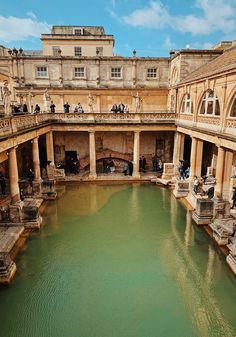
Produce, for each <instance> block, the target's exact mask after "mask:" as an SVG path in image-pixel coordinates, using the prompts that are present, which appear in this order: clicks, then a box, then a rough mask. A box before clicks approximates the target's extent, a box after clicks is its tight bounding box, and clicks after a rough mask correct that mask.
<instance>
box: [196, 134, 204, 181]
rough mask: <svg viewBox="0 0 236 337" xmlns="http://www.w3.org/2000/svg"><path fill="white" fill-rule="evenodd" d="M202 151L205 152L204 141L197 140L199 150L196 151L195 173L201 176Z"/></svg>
mask: <svg viewBox="0 0 236 337" xmlns="http://www.w3.org/2000/svg"><path fill="white" fill-rule="evenodd" d="M202 152H203V141H202V140H200V139H198V140H197V152H196V162H195V174H196V176H198V177H201V173H202Z"/></svg>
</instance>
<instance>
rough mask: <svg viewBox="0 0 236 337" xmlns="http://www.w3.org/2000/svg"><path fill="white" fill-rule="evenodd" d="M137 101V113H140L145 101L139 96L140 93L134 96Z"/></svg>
mask: <svg viewBox="0 0 236 337" xmlns="http://www.w3.org/2000/svg"><path fill="white" fill-rule="evenodd" d="M134 99H135V112H140V111H141V107H142V102H143V99H142V97H140V96H139V94H138V92H137V93H136V95H135V96H134Z"/></svg>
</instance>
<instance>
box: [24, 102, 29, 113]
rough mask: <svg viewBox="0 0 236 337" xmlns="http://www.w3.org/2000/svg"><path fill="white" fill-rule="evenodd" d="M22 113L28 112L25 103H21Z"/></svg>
mask: <svg viewBox="0 0 236 337" xmlns="http://www.w3.org/2000/svg"><path fill="white" fill-rule="evenodd" d="M23 113H25V114H26V113H28V107H27V104H23Z"/></svg>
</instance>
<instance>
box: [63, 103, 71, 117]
mask: <svg viewBox="0 0 236 337" xmlns="http://www.w3.org/2000/svg"><path fill="white" fill-rule="evenodd" d="M69 112H70V105H69V103H68V102H66V103H65V104H64V113H65V114H68V113H69Z"/></svg>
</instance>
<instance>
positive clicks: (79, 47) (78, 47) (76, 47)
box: [74, 46, 82, 57]
mask: <svg viewBox="0 0 236 337" xmlns="http://www.w3.org/2000/svg"><path fill="white" fill-rule="evenodd" d="M76 49H80V53H79V54H80V55H76ZM74 56H76V57H81V56H82V47H81V46H75V47H74Z"/></svg>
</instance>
